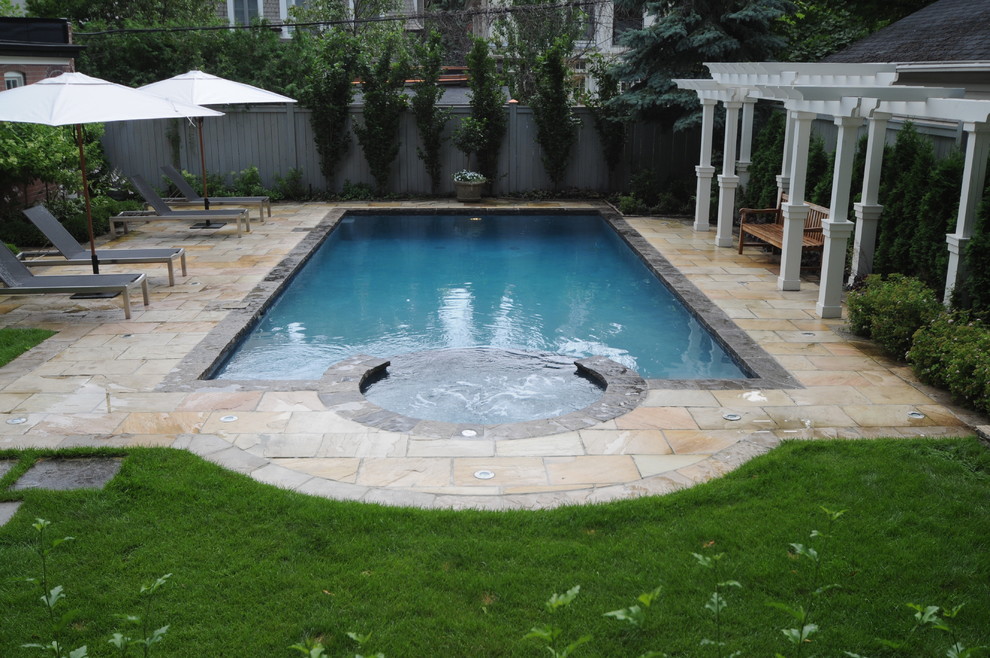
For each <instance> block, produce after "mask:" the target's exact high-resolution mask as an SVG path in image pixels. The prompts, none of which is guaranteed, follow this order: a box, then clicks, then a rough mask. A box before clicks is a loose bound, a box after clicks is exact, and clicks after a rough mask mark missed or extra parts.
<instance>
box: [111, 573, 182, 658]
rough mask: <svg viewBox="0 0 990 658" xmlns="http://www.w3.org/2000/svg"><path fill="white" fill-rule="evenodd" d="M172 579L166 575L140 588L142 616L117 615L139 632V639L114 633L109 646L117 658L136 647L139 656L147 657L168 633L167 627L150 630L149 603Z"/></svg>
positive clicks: (168, 574) (127, 653)
mask: <svg viewBox="0 0 990 658" xmlns="http://www.w3.org/2000/svg"><path fill="white" fill-rule="evenodd" d="M171 577H172V574H170V573H167V574H165V575H164V576H162V577H161V578H159V579H158V580H156V581H155V582H153V583H152V584H150V585H142V586H141V594H140V596H141V598H142V599H143V600H144V611H143V612H144V614H142V615H119V617H120V618H121V619H122V620H123V621H124V622H126V623H127V624H128V625H130V626H135V627H139V628H140V630H141V636H140V637H131V636H130V635H124V634H123V633H121V632H120V631H118V632H116V633H114V634H113V635H112V636H111V637H110V640H109V642H110V644H111V645H113V646H114V647H116V648H117V651H118V652H119V653H118V654H117V655H119V656H122V657H123V656H127V655H130V650H131V647H136V648H140V649H141V655H143V656H148V655H149V654H150V652H151V647H152V646H154V645H156V644H158V643H159V642H161V641H162V639H163V638H164V637H165V634H166V633H167V632H168V625H165V626H162V627H160V628H156V629H154V630H152V629H151V603H152V600H153V599H154V596H155V593H157V592H158V590H159V589H161V588H162V586H163V585H165V582H166V581H167V580H168V579H169V578H171Z"/></svg>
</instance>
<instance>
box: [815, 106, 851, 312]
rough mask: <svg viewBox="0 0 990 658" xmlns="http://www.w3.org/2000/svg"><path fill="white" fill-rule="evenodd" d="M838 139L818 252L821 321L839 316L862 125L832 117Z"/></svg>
mask: <svg viewBox="0 0 990 658" xmlns="http://www.w3.org/2000/svg"><path fill="white" fill-rule="evenodd" d="M835 125H837V126H838V127H839V138H838V140H837V142H836V146H835V169H834V172H833V174H832V199H831V201H829V209H830V212H829V217H828V219H826V220H825V221H823V222H822V234H823V235H824V236H825V249H824V251H823V252H822V273H821V284H820V287H819V290H818V304H817V305H816V306H815V310H816V311H817V312H818V316H819V317H821V318H838V317H842V273H843V271H844V270H845V265H846V244H847V243H848V242H849V236H850V235H852V232H853V228H854V226H855V225H854V224H853V223H852V222H850V221H849V188H850V186H851V184H852V168H853V159H854V158H855V157H856V136H857V132H858V129H859V127H860V126H861V125H863V119H862V118H860V117H836V119H835Z"/></svg>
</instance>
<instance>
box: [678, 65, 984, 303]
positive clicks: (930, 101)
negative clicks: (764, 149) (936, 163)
mask: <svg viewBox="0 0 990 658" xmlns="http://www.w3.org/2000/svg"><path fill="white" fill-rule="evenodd" d="M706 66H707V67H708V68H709V70H710V71H711V73H712V79H711V80H677V81H676V82H677V84H678V86H679V87H681V88H682V89H692V90H694V91H695V92H696V93H697V94H698V97H699V99H700V100H701V103H702V108H703V114H702V119H703V120H702V149H701V150H702V153H701V163H700V164H699V165H698V167H696V171H697V174H698V195H697V206H696V208H695V226H694V227H695V230H699V231H700V230H708V228H709V217H708V207H709V203H710V193H709V190H710V189H711V178H712V175H713V174H714V167H712V166H711V148H712V132H713V126H714V110H715V105H716V104H717V103H722V104H723V105H724V106H725V108H726V130H725V146H724V150H723V167H722V175H720V176H719V212H718V218H717V224H716V226H717V228H716V237H715V242H716V244H717V245H718V246H720V247H730V246H732V244H733V240H732V214H733V208H734V204H735V190H736V188H737V187H738V185H739V184H740V178H741V177H740V176H737V175H736V169H735V168H736V166H737V141H739V140H738V127H737V126H738V123H739V109H740V108H741V107H745V106H746V105H747V104H753V103H755V102H756V101H757V100H767V101H774V102H779V103H782V104H783V105H784V107H785V109H786V110H787V129H786V133H785V140H784V141H785V145H784V154H783V165H782V167H781V172H780V175H779V176H778V177H777V184H778V199H779V198H780V196H779V195H780V194H782V193H785V192H786V193H787V194H788V203H786V204H784V205H783V206H782V214H783V217H784V237H783V246H782V249H781V262H780V276H779V278H778V287H779V288H780V289H781V290H799V289H800V285H801V283H800V261H801V237H802V232H803V227H804V220H805V219H806V217H807V213H808V208H807V206H805V205H804V201H805V189H806V181H805V178H806V173H807V165H808V146H809V143H810V136H811V123H812V121H814V120H815V119H816V118H818V117H819V116H820V115H828V116H832V117H834V120H835V124H836V125H837V126H838V128H839V136H838V141H837V144H836V153H835V168H834V172H833V179H832V199H831V202H830V208H831V214H830V217H829V219H828V220H827V221H826V222H824V223H823V234H824V236H825V249H824V252H823V257H822V272H821V286H820V293H819V300H818V305H817V311H818V313H819V315H820V316H821V317H823V318H831V317H839V316H840V315H841V311H842V306H841V297H842V287H843V269H844V261H845V252H846V244H847V242H848V239H849V237H850V236H851V235H852V233H853V229H854V227H855V240H854V243H853V251H854V255H853V269H852V276H851V279H856V278H858V277H861V276H864V275H866V274H868V273H870V271H871V269H872V263H873V253H874V249H875V247H876V234H877V225H878V223H879V219H880V214H881V212H882V210H883V207H882V206H881V205H880V204H879V203H878V192H879V187H880V169H881V166H882V160H883V147H884V143H885V140H886V128H887V122H888V121H889V120H890V119H891V117H892V116H894V115H898V116H904V117H907V118H917V119H937V120H948V121H956V122H959V123H961V124H962V127H963V129H964V130H965V131H966V133H967V150H966V164H965V169H964V174H963V184H962V189H961V191H960V205H959V213H958V215H957V221H956V230H955V233H952V234H949V235H947V236H946V241H947V243H948V249H949V272H948V275H947V277H946V288H945V293H946V299H947V300H948V299H949V296H950V295H951V292H952V289H953V288H954V287H955V284H956V281H957V280H958V277H959V273H960V272H959V270H960V267H961V263H962V260H961V254H962V253H963V250H964V248H965V245H966V242H967V241H968V240H969V239H970V237H971V236H972V233H973V226H974V224H975V217H976V207H977V204H978V203H979V201H980V198H981V196H982V190H983V185H984V183H985V179H986V162H987V157H988V155H990V100H973V99H965V98H963V95H964V90H963V89H957V88H939V87H907V86H897V85H894V82H895V81H896V78H897V69H896V65H895V64H828V63H826V64H821V63H818V64H793V63H781V62H755V63H754V62H744V63H713V64H706ZM749 107H750V111H749V112H748V113H747V112H743V127H742V131H741V132H742V135H743V140H742V141H743V144H742V145H741V146H740V147H739V150H738V153H739V158H738V166H739V169H740V172H745V171H746V170H747V169H748V165H749V152H750V148H751V144H750V142H751V139H752V111H751V109H752V106H751V105H750V106H749ZM864 122H868V132H867V135H868V138H867V140H868V141H867V161H866V167H865V171H864V175H863V182H862V194H861V200H860V201H859V202H858V203H856V204H855V214H856V222H855V224H854V223H853V222H851V221H850V220H849V218H848V216H847V208H848V206H849V195H850V194H851V186H852V184H853V181H852V162H853V157H854V153H855V148H856V139H857V135H858V132H859V129H860V128H861V127H862V125H863V123H864Z"/></svg>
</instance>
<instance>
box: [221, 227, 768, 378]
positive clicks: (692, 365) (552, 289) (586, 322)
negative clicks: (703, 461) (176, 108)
mask: <svg viewBox="0 0 990 658" xmlns="http://www.w3.org/2000/svg"><path fill="white" fill-rule="evenodd" d="M465 347H495V348H501V349H512V350H526V351H533V352H552V353H555V354H562V355H565V356H568V357H574V358H583V357H588V356H595V355H600V356H605V357H608V358H610V359H612V360H614V361H617V362H619V363H622V364H623V365H626V366H628V367H630V368H633V369H634V370H636V371H637V372H639V374H640V375H641V376H642V377H645V378H654V379H738V378H746V377H747V376H748V375H747V373H746V372H745V371H744V370H743V369H742V368H740V366H739V365H737V363H736V361H735V360H734V359H733V357H732V356H731V355H730V354H729V353H728V352H727V351H726V350H725V349H723V347H722V345H721V344H720V343H719V342H718V341H717V340H714V339H713V337H712V336H711V334H710V333H709V331H708V330H707V329H706V327H705V326H704V325H702V324H701V323H700V322H699V321H698V320H697V319H696V318H695V316H694V315H693V314H692V313H691V312H690V311H689V310H688V309H686V308H685V307H684V305H683V304H682V303H681V302H680V300H679V299H678V298H677V297H676V296H675V295H674V294H672V293H671V292H670V290H669V289H668V288H667V286H665V285H664V284H663V283H662V282H661V281H660V280H659V279H658V278H657V277H656V276H655V275H654V274H653V273H652V272H651V271H650V270H649V269H648V268H647V266H646V265H645V264H644V263H643V262H642V260H641V259H640V258H639V257H638V256H637V254H636V253H635V252H634V251H633V250H632V249H631V248H630V247H629V246H628V245H627V244H626V243H625V242H624V241H623V240H622V238H621V237H620V236H619V235H618V234H617V233H616V232H615V230H613V229H612V228H611V227H610V226H609V225H608V224H607V223H606V222H605V221H604V220H603V219H602V218H601V217H600V216H598V215H478V216H470V215H393V214H388V215H357V216H354V215H346V216H345V217H343V219H342V220H341V221H340V223H339V224H338V225H337V226H336V228H335V229H334V230H333V231H332V232H331V234H330V235H329V236H328V237H327V239H326V240H324V241H323V243H322V244H321V245H320V246H319V248H318V249H317V250H316V252H315V253H313V255H312V257H311V258H309V260H308V261H307V262H306V263H305V264H304V265H303V266H302V267H301V268H300V269H299V271H298V272H297V273H296V274H295V276H293V278H292V279H291V281H289V282H288V284H287V285H286V286H285V288H284V289H283V290H282V292H281V293H280V295H279V296H278V298H277V299H276V300H275V301H274V302H273V303H272V304H270V305H269V306H268V307H267V309H266V310H265V312H264V313H263V314H262V315H261V317H260V318H259V319H258V321H257V322H256V323H255V325H254V326H253V328H251V330H250V331H249V332H248V333H247V334H246V335H245V337H244V338H243V339H242V340H241V341H240V343H239V344H238V345H237V346H236V348H235V349H234V350H233V351H232V352H231V353H230V355H229V356H228V358H227V359H226V361H225V362H224V363H223V364H222V366H221V367H219V368H218V369H216V370H215V371H214V373H213V377H214V378H217V379H230V380H253V379H264V380H279V379H290V380H291V379H307V380H312V379H319V378H320V376H321V375H322V373H323V371H324V370H326V368H327V367H328V366H330V365H331V364H333V363H336V362H338V361H340V360H342V359H345V358H347V357H350V356H354V355H356V354H368V355H372V356H377V357H382V358H390V357H393V356H396V355H399V354H405V353H409V352H419V351H425V350H435V349H444V348H465Z"/></svg>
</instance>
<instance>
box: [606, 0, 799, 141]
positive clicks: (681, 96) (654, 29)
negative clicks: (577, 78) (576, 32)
mask: <svg viewBox="0 0 990 658" xmlns="http://www.w3.org/2000/svg"><path fill="white" fill-rule="evenodd" d="M630 1H633V2H634V0H630ZM642 6H643V8H644V9H645V10H646V12H647V14H649V15H651V16H653V17H655V21H654V22H653V24H652V25H649V26H648V27H644V28H643V29H640V30H632V31H630V32H627V33H626V34H625V35H624V37H623V39H622V45H624V46H627V47H629V48H630V50H629V51H628V52H626V53H625V54H624V55H623V60H622V62H621V63H620V64H619V68H618V71H619V76H620V78H621V79H622V80H624V81H626V82H629V83H631V84H632V89H631V90H630V91H629V92H627V93H625V94H623V102H624V104H626V105H627V106H628V107H629V109H630V110H631V111H633V112H635V114H636V115H637V116H638V118H643V119H653V120H660V121H663V122H674V126H675V128H684V127H687V126H688V125H691V124H693V123H696V122H697V121H699V120H700V113H698V112H697V109H698V98H697V95H696V94H695V93H694V92H693V91H686V90H680V89H678V88H677V85H676V84H675V83H674V82H673V79H674V78H706V77H708V75H707V69H705V68H704V67H703V66H702V64H703V63H704V62H713V61H714V62H740V61H749V62H762V61H766V60H768V59H772V56H773V54H774V53H776V52H778V51H779V50H780V49H781V48H783V47H784V46H785V45H786V41H785V40H784V39H783V38H782V37H780V36H778V35H777V34H775V33H774V31H773V26H774V23H775V22H776V21H777V20H778V19H779V18H780V17H781V16H784V15H786V14H788V13H790V12H793V11H794V10H795V6H794V5H793V4H792V3H791V2H789V1H788V0H676V1H674V2H671V1H670V0H647V1H646V2H645V3H643V5H642Z"/></svg>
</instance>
